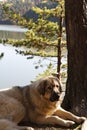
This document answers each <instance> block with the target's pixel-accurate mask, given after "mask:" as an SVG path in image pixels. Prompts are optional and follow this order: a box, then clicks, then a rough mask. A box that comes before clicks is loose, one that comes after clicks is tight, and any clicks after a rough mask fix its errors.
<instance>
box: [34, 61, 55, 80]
mask: <svg viewBox="0 0 87 130" xmlns="http://www.w3.org/2000/svg"><path fill="white" fill-rule="evenodd" d="M55 72H56V69H55V68H54V66H53V65H52V64H51V63H50V64H49V65H48V67H47V69H46V70H45V71H44V72H43V73H42V74H39V75H38V76H37V77H36V79H39V78H41V77H45V76H49V75H52V73H55Z"/></svg>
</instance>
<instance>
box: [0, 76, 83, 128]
mask: <svg viewBox="0 0 87 130" xmlns="http://www.w3.org/2000/svg"><path fill="white" fill-rule="evenodd" d="M61 93H62V85H61V82H60V80H59V79H58V78H57V77H55V76H48V77H44V78H41V79H39V80H37V81H35V82H33V83H31V84H30V85H27V86H23V87H20V86H15V87H12V88H8V89H5V90H0V130H28V129H29V130H30V129H31V130H32V129H33V128H32V127H27V126H26V127H22V126H18V124H19V123H21V122H31V123H35V124H37V125H60V126H64V127H70V126H72V125H74V124H75V122H76V123H79V124H80V123H81V122H83V121H84V120H85V119H86V118H85V117H79V116H76V115H74V114H72V113H71V112H69V111H66V110H64V109H63V108H62V107H61Z"/></svg>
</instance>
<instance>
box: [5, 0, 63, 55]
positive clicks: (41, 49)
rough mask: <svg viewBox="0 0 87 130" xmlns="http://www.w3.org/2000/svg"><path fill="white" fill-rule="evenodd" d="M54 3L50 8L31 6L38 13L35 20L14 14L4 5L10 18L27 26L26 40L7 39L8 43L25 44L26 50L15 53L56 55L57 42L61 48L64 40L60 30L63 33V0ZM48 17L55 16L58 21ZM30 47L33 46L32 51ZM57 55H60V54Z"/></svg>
mask: <svg viewBox="0 0 87 130" xmlns="http://www.w3.org/2000/svg"><path fill="white" fill-rule="evenodd" d="M47 2H48V1H47ZM56 3H57V6H56V7H55V8H52V9H48V8H47V7H44V8H39V7H33V8H32V10H33V11H35V12H36V13H37V14H38V19H37V20H36V21H33V19H26V18H23V17H21V15H20V14H16V13H15V12H14V10H12V9H11V8H10V9H9V8H8V7H7V8H6V7H4V8H5V11H6V12H7V15H8V16H9V17H10V19H11V20H13V21H14V22H16V23H18V24H19V25H21V26H24V27H27V28H28V31H27V32H26V34H25V35H26V40H24V39H22V40H15V41H12V40H8V43H10V44H12V45H14V46H26V47H27V48H29V50H27V51H17V53H20V54H23V55H29V54H31V55H40V56H44V57H46V56H57V55H58V54H57V49H58V44H59V46H60V49H61V46H62V44H63V43H64V42H65V41H64V39H63V37H62V32H64V33H65V29H64V26H63V23H62V21H63V20H62V19H63V18H64V0H56ZM50 17H56V18H57V20H58V21H56V22H53V21H50V20H49V18H50ZM32 48H34V51H33V49H32ZM59 51H61V50H59ZM53 52H54V53H53ZM59 56H60V57H61V55H59Z"/></svg>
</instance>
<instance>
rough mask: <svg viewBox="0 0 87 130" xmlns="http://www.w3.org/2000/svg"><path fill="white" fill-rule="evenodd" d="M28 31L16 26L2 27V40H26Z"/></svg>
mask: <svg viewBox="0 0 87 130" xmlns="http://www.w3.org/2000/svg"><path fill="white" fill-rule="evenodd" d="M26 31H27V29H25V28H21V27H20V26H16V25H0V39H7V38H12V39H21V38H25V32H26Z"/></svg>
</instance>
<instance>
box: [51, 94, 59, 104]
mask: <svg viewBox="0 0 87 130" xmlns="http://www.w3.org/2000/svg"><path fill="white" fill-rule="evenodd" d="M59 97H60V94H58V93H56V92H54V93H53V94H52V95H51V97H50V101H51V102H55V101H58V100H59Z"/></svg>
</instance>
